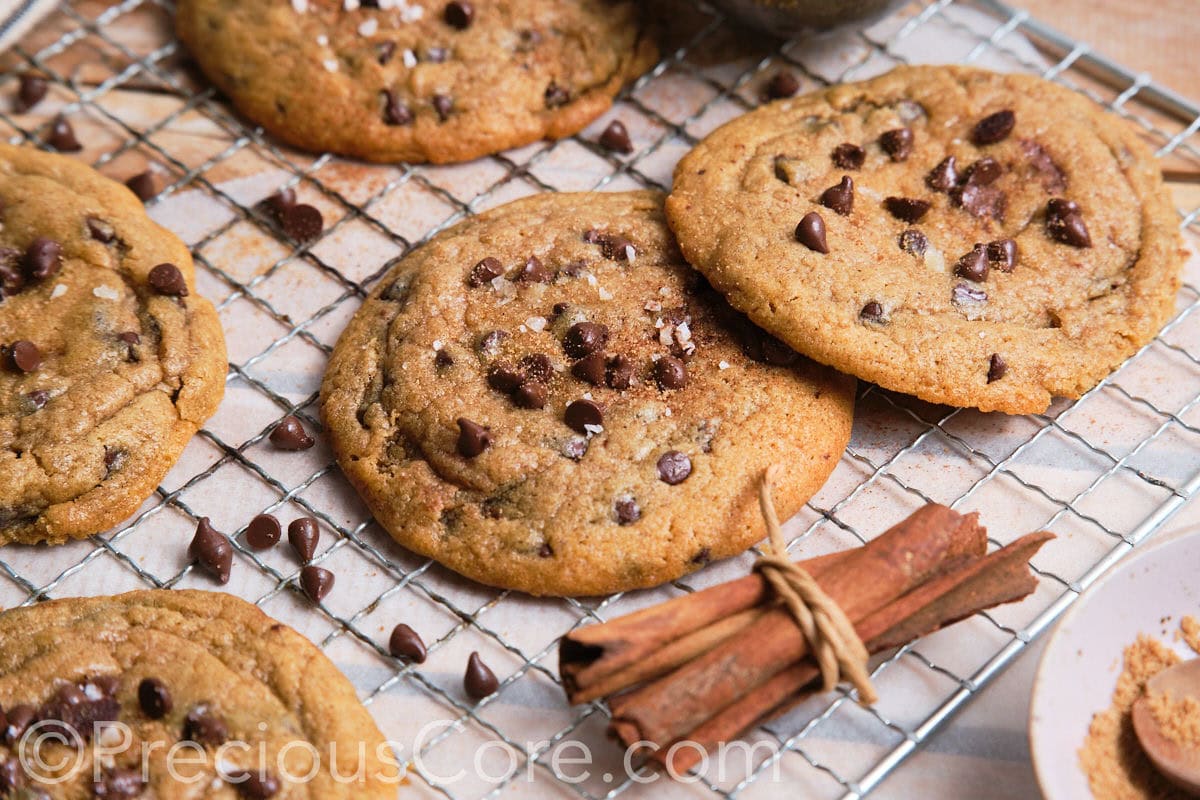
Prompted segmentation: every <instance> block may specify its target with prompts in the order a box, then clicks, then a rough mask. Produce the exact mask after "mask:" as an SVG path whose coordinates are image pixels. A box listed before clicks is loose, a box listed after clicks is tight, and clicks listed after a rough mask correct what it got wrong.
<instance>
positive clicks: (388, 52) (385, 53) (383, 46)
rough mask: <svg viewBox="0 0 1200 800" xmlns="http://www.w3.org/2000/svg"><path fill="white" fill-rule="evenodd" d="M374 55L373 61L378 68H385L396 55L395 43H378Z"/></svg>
mask: <svg viewBox="0 0 1200 800" xmlns="http://www.w3.org/2000/svg"><path fill="white" fill-rule="evenodd" d="M376 53H377V55H376V56H375V60H376V61H378V62H379V66H381V67H385V66H387V64H388V62H389V61H391V60H392V57H393V56H395V55H396V43H395V42H380V43H379V49H378V50H377V51H376Z"/></svg>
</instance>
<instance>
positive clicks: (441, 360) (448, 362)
mask: <svg viewBox="0 0 1200 800" xmlns="http://www.w3.org/2000/svg"><path fill="white" fill-rule="evenodd" d="M433 365H434V366H435V367H437V368H438V369H445V368H446V367H452V366H454V357H453V356H451V355H450V354H449V353H447V352H446V351H445V349H442V350H438V351H436V352H435V353H434V354H433Z"/></svg>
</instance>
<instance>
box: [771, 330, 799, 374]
mask: <svg viewBox="0 0 1200 800" xmlns="http://www.w3.org/2000/svg"><path fill="white" fill-rule="evenodd" d="M799 358H800V354H799V353H797V352H796V351H795V350H793V349H792V348H790V347H788V346H787V345H786V344H784V343H783V342H781V341H779V340H778V339H776V338H775V337H774V336H766V335H764V336H763V337H762V360H763V361H765V362H766V363H768V364H773V365H775V366H777V367H787V366H790V365H792V364H795V363H796V361H797V359H799Z"/></svg>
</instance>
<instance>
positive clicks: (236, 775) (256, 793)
mask: <svg viewBox="0 0 1200 800" xmlns="http://www.w3.org/2000/svg"><path fill="white" fill-rule="evenodd" d="M229 782H230V783H232V784H234V785H235V786H236V787H237V791H238V794H240V795H241V796H242V797H245V798H247V800H270V798H272V797H274V796H275V795H277V794H279V779H278V778H276V777H275V776H274V775H272V774H271V773H269V772H265V771H263V772H253V771H251V770H244V769H243V770H237V771H235V772H231V773H229Z"/></svg>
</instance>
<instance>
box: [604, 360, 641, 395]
mask: <svg viewBox="0 0 1200 800" xmlns="http://www.w3.org/2000/svg"><path fill="white" fill-rule="evenodd" d="M633 373H634V368H633V361H631V360H630V359H628V358H626V357H625V356H613V357H612V360H611V361H609V362H608V369H607V370H606V371H605V374H604V380H605V382H606V383H607V384H608V387H609V388H610V389H616V390H617V391H618V392H623V391H625V390H626V389H628V388H629V387H630V386H632V385H633Z"/></svg>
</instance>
